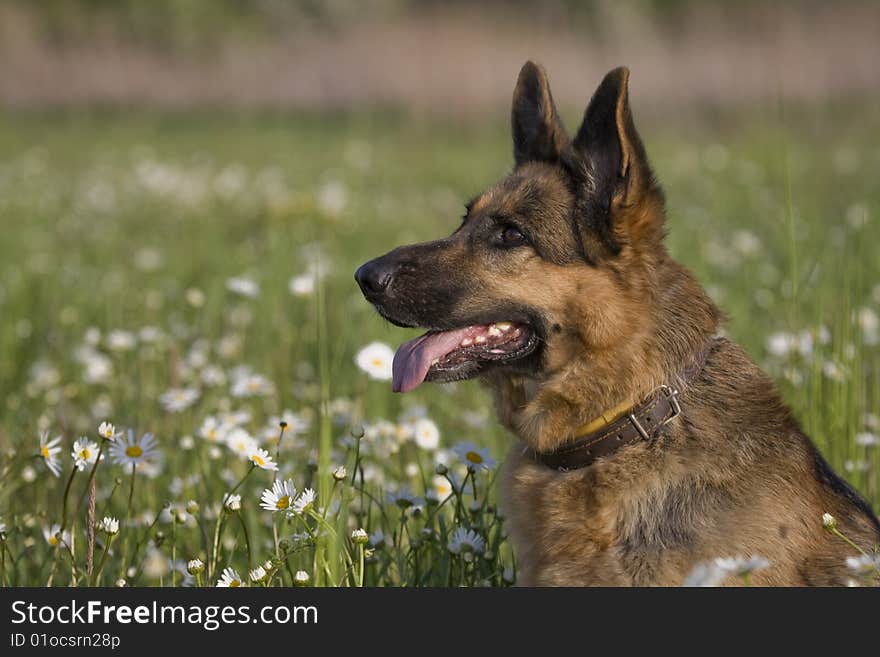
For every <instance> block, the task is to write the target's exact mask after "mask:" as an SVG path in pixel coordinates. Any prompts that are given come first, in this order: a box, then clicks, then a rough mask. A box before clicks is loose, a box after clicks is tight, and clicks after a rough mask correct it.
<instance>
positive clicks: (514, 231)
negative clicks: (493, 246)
mask: <svg viewBox="0 0 880 657" xmlns="http://www.w3.org/2000/svg"><path fill="white" fill-rule="evenodd" d="M499 238H500V241H501V244H502V245H503V246H519V245H520V244H525V241H526V236H525V235H523V234H522V232H520V230H519V228H516V227H515V226H505V227H504V228H502V229H501V233H500V235H499Z"/></svg>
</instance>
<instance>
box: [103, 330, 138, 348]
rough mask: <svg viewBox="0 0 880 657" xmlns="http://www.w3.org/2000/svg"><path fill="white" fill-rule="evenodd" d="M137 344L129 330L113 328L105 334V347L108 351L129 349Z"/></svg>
mask: <svg viewBox="0 0 880 657" xmlns="http://www.w3.org/2000/svg"><path fill="white" fill-rule="evenodd" d="M136 344H137V338H135V336H134V333H131V332H130V331H122V330H119V329H117V330H115V331H110V332H109V333H108V334H107V348H108V349H109V350H110V351H131V350H132V349H134V348H135V345H136Z"/></svg>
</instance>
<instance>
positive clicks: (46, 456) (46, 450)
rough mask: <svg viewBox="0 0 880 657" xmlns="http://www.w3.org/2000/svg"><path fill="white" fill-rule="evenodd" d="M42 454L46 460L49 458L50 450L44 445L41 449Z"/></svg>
mask: <svg viewBox="0 0 880 657" xmlns="http://www.w3.org/2000/svg"><path fill="white" fill-rule="evenodd" d="M40 454H42V455H43V458H44V459H47V458H49V448H48V447H46V446H45V445H43V446H42V447H40Z"/></svg>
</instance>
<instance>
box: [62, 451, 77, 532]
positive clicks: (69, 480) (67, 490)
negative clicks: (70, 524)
mask: <svg viewBox="0 0 880 657" xmlns="http://www.w3.org/2000/svg"><path fill="white" fill-rule="evenodd" d="M76 472H77V468H76V466H73V469H72V470H71V471H70V477H68V478H67V485H66V486H65V487H64V500H63V501H62V502H61V531H64V530H65V529H67V498H68V496H69V495H70V485H71V484H72V483H73V476H74V475H75V474H76Z"/></svg>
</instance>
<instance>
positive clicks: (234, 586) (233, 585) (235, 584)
mask: <svg viewBox="0 0 880 657" xmlns="http://www.w3.org/2000/svg"><path fill="white" fill-rule="evenodd" d="M239 586H241V582H239V581H238V580H237V579H234V580H232V581H231V582H229V588H231V589H237V588H238V587H239Z"/></svg>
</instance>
